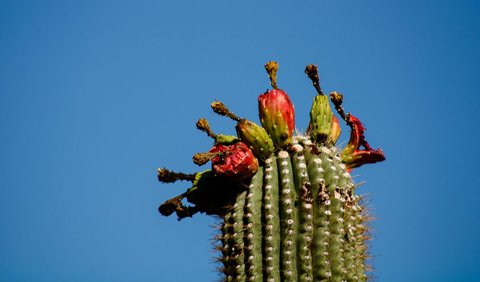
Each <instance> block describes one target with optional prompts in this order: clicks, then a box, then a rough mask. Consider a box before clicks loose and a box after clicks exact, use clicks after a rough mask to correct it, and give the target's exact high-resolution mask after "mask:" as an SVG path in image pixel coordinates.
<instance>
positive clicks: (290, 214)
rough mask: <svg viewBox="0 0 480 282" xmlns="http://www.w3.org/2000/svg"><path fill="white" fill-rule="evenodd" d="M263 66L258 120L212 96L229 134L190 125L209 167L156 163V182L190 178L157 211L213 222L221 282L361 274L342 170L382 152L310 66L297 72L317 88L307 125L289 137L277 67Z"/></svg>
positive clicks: (357, 222)
mask: <svg viewBox="0 0 480 282" xmlns="http://www.w3.org/2000/svg"><path fill="white" fill-rule="evenodd" d="M265 68H266V70H267V72H268V75H269V78H270V83H271V85H272V87H273V89H272V90H269V91H267V92H265V93H263V94H261V95H260V96H259V97H258V108H259V116H260V121H261V126H260V125H258V124H256V123H254V122H252V121H249V120H247V119H245V118H240V117H238V116H237V115H235V114H234V113H232V112H230V110H229V109H228V108H227V107H226V106H225V105H224V104H223V103H221V102H219V101H215V102H213V103H212V104H211V106H212V109H213V110H214V112H216V113H217V114H219V115H222V116H226V117H229V118H231V119H232V120H234V121H235V122H236V123H237V124H236V131H237V135H238V136H237V137H235V136H227V135H222V134H215V133H214V132H213V131H212V130H211V128H210V125H209V124H208V122H207V120H206V119H203V118H202V119H199V121H198V122H197V124H196V125H197V128H198V129H199V130H201V131H204V132H205V133H206V134H207V135H208V136H209V137H211V138H212V139H214V144H213V147H212V148H211V149H210V150H209V151H208V152H205V153H198V154H196V155H195V156H194V157H193V160H194V162H195V163H196V164H198V165H204V164H206V163H207V162H209V161H211V169H208V170H206V171H203V172H197V173H194V174H185V173H179V172H173V171H170V170H168V169H165V168H163V169H159V170H158V179H159V181H161V182H164V183H171V182H175V181H179V180H186V181H190V182H191V183H192V186H191V187H190V188H189V189H188V190H186V191H185V192H184V193H182V194H180V195H179V196H177V197H174V198H172V199H170V200H168V201H166V202H165V203H163V204H162V205H161V206H160V207H159V211H160V213H161V214H163V215H165V216H168V215H171V214H173V213H176V215H177V217H178V219H179V220H180V219H182V218H185V217H191V216H193V215H194V214H195V213H198V212H201V213H206V214H210V215H216V216H219V217H220V218H221V219H222V223H221V227H220V234H219V235H218V238H217V239H218V241H219V246H218V249H219V250H220V252H221V258H220V261H221V263H222V265H223V266H222V274H223V278H224V280H225V281H366V280H367V273H368V265H367V258H368V253H367V247H366V242H367V240H368V239H369V233H368V228H367V227H368V225H367V221H368V220H369V216H368V215H367V214H366V211H365V208H364V207H363V206H362V204H361V199H362V197H361V196H359V195H357V193H356V188H357V185H356V184H355V183H354V182H353V180H352V178H351V176H350V173H349V172H350V171H351V170H352V169H353V168H356V167H359V166H361V165H363V164H368V163H375V162H379V161H383V160H384V159H385V157H384V154H383V152H382V150H381V149H372V148H371V147H370V145H369V144H368V142H367V141H366V139H365V134H364V132H365V127H364V126H363V124H362V123H361V122H360V120H359V119H358V118H356V117H355V116H353V115H351V114H350V113H345V111H344V109H343V107H342V102H343V95H342V94H340V93H338V92H332V93H330V95H329V96H326V95H325V94H324V93H323V91H322V89H321V87H320V80H319V75H318V69H317V66H315V65H308V66H307V67H306V69H305V73H306V74H307V76H308V77H309V78H310V79H311V81H312V83H313V86H314V88H315V90H316V92H317V94H316V95H315V96H314V98H313V104H312V108H311V110H310V123H309V126H308V130H307V132H306V134H305V135H298V136H294V135H293V132H294V128H295V111H294V107H293V104H292V102H291V100H290V97H289V96H288V95H287V93H286V92H285V91H283V90H280V89H278V86H277V78H276V74H277V71H278V64H277V63H276V62H273V61H272V62H268V63H267V64H266V65H265ZM329 98H330V101H331V102H330V101H329ZM330 103H332V104H333V106H334V108H335V110H336V112H337V113H338V115H339V117H340V119H341V120H343V121H344V122H345V123H346V124H347V125H348V126H349V127H350V129H351V132H350V139H349V142H348V144H347V145H346V146H345V148H343V149H338V148H337V147H335V145H336V142H337V140H338V138H339V135H340V132H341V129H340V122H339V120H340V119H339V118H337V117H336V116H335V114H334V113H333V112H332V109H331V106H330ZM184 199H186V200H187V201H188V202H189V203H190V204H192V205H186V204H185V203H184V202H183V200H184Z"/></svg>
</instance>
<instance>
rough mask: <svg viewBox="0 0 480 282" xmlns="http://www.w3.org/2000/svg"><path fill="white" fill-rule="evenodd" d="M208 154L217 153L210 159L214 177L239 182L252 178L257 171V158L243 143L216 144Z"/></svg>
mask: <svg viewBox="0 0 480 282" xmlns="http://www.w3.org/2000/svg"><path fill="white" fill-rule="evenodd" d="M210 152H211V153H219V154H218V155H217V156H215V157H214V158H213V159H212V170H213V172H214V173H215V175H216V176H219V177H225V178H228V179H231V180H241V179H245V178H248V177H252V176H253V175H254V174H255V172H257V170H258V160H257V158H255V156H254V155H253V153H252V151H251V150H250V149H249V148H248V146H247V145H246V144H245V143H243V142H237V143H234V144H231V145H222V144H217V145H215V146H213V148H212V149H210Z"/></svg>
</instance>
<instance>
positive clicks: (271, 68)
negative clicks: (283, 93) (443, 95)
mask: <svg viewBox="0 0 480 282" xmlns="http://www.w3.org/2000/svg"><path fill="white" fill-rule="evenodd" d="M265 70H266V71H267V73H268V77H269V78H270V84H271V85H272V87H273V89H278V86H277V71H278V63H277V62H275V61H270V62H268V63H266V64H265Z"/></svg>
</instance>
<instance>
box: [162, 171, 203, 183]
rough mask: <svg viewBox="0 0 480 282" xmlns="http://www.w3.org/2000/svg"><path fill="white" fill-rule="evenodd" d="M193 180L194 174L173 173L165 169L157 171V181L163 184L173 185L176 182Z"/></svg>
mask: <svg viewBox="0 0 480 282" xmlns="http://www.w3.org/2000/svg"><path fill="white" fill-rule="evenodd" d="M194 179H195V174H186V173H182V172H174V171H171V170H168V169H166V168H159V169H158V181H160V182H163V183H173V182H175V181H178V180H187V181H193V180H194Z"/></svg>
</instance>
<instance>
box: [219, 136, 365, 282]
mask: <svg viewBox="0 0 480 282" xmlns="http://www.w3.org/2000/svg"><path fill="white" fill-rule="evenodd" d="M298 139H300V138H297V140H298ZM294 148H295V151H294V152H290V153H289V152H287V151H279V152H278V153H277V154H275V155H274V156H272V157H270V158H269V159H267V160H266V161H265V164H264V165H262V166H261V167H260V169H259V170H258V171H257V173H256V174H255V175H254V176H253V178H252V180H251V183H250V185H249V187H248V189H247V191H245V192H243V193H241V194H239V195H238V196H237V198H236V201H235V204H234V208H233V209H232V210H231V211H229V212H228V213H227V214H226V215H225V217H224V223H223V224H222V227H221V235H220V236H219V239H220V241H221V246H220V249H221V251H222V255H223V257H222V258H221V262H222V263H223V266H224V267H223V274H224V280H225V281H365V280H366V279H367V276H366V270H367V268H368V267H367V263H366V259H367V257H368V256H367V253H366V251H367V248H366V246H365V244H366V241H367V240H368V231H367V229H366V228H365V226H366V225H365V223H366V221H367V219H368V216H367V215H366V214H365V210H364V208H362V207H361V205H360V203H359V200H360V197H359V196H357V195H356V194H355V184H354V183H353V182H352V179H351V176H350V174H349V173H348V172H347V169H346V166H345V164H343V163H342V162H341V158H340V155H339V152H338V151H337V149H336V148H333V147H330V148H327V147H323V146H318V145H306V144H303V143H302V142H300V144H296V145H295V146H294Z"/></svg>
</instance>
